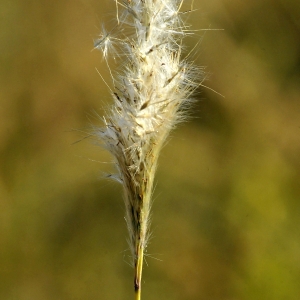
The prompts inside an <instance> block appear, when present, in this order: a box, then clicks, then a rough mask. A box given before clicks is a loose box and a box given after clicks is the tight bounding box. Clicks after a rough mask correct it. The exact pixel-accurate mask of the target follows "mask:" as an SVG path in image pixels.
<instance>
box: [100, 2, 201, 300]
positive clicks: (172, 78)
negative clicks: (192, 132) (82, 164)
mask: <svg viewBox="0 0 300 300" xmlns="http://www.w3.org/2000/svg"><path fill="white" fill-rule="evenodd" d="M182 2H183V0H182V1H179V0H126V1H124V2H122V3H116V4H117V6H119V9H118V16H117V20H116V25H115V27H113V29H112V30H111V32H103V33H102V35H101V36H100V38H99V39H98V40H97V41H96V42H95V48H97V49H99V50H102V52H103V56H104V59H105V60H106V62H108V60H107V55H109V53H110V51H113V50H110V49H112V48H113V47H112V46H114V44H115V43H118V44H119V45H118V47H117V48H118V49H119V53H117V56H116V59H118V57H119V62H120V63H122V66H121V68H120V70H118V71H119V73H118V75H116V76H113V78H112V82H113V86H112V87H111V92H112V96H113V98H114V104H113V106H112V108H111V111H110V113H109V115H108V116H106V117H105V118H104V122H105V127H104V128H100V129H99V130H98V131H97V134H98V136H100V138H101V140H102V141H104V143H105V146H106V148H107V149H108V150H109V151H110V153H111V154H112V155H113V157H114V161H115V164H116V167H117V170H118V172H117V174H116V175H111V176H110V177H111V178H114V179H116V180H117V181H118V182H120V183H121V184H122V185H123V188H124V201H125V208H126V216H125V219H126V222H127V226H128V231H129V246H130V249H131V253H132V258H133V266H134V270H135V274H134V289H135V297H136V298H135V299H136V300H139V299H140V297H141V277H142V268H143V257H144V251H145V247H146V244H147V238H148V232H149V228H148V227H149V216H150V206H151V196H152V190H153V181H154V174H155V170H156V166H157V159H158V155H159V152H160V150H161V148H162V146H163V143H164V141H165V139H166V137H167V136H168V134H169V132H170V130H171V129H172V128H173V127H174V125H175V124H176V123H178V121H181V120H182V118H183V117H184V112H185V111H186V108H187V107H188V106H189V104H190V102H191V100H190V95H191V93H192V92H193V91H194V90H195V88H196V86H197V84H196V83H195V81H196V82H199V81H200V80H199V74H200V72H198V69H197V68H195V67H193V66H192V65H191V64H190V63H188V62H187V60H186V59H182V57H181V56H182V49H183V46H182V39H183V38H184V36H185V35H186V34H187V33H188V30H187V27H186V26H185V25H184V23H183V21H182V19H181V14H182V13H181V12H180V9H181V6H182ZM115 48H116V47H114V49H115ZM120 49H121V50H120ZM113 54H114V55H115V53H113ZM124 61H125V62H124ZM110 72H111V71H110ZM112 73H113V72H111V74H112Z"/></svg>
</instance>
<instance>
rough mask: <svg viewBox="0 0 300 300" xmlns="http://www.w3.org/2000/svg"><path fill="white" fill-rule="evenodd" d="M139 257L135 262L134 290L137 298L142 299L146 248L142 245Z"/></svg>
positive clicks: (137, 299)
mask: <svg viewBox="0 0 300 300" xmlns="http://www.w3.org/2000/svg"><path fill="white" fill-rule="evenodd" d="M137 255H138V257H137V260H136V263H135V278H134V290H135V300H141V282H142V271H143V260H144V250H143V248H142V247H141V246H140V247H139V249H138V253H137Z"/></svg>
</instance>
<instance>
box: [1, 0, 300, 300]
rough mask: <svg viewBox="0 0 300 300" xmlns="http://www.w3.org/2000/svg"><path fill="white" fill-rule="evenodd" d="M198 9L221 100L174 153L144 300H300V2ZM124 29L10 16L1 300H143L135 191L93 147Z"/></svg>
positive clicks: (159, 203)
mask: <svg viewBox="0 0 300 300" xmlns="http://www.w3.org/2000/svg"><path fill="white" fill-rule="evenodd" d="M188 9H190V2H189V1H187V2H186V3H185V7H184V8H183V10H188ZM194 9H197V10H196V11H194V12H192V13H191V14H190V15H189V17H188V22H189V23H190V24H191V25H192V29H203V30H200V31H198V32H196V33H195V35H194V36H193V37H191V38H188V39H186V44H187V51H188V50H191V49H192V48H193V47H194V45H195V44H196V43H198V42H199V41H200V40H201V43H199V45H198V46H197V50H196V55H195V57H196V58H195V63H196V64H197V65H199V66H204V67H205V68H206V72H207V75H208V76H207V80H206V81H205V82H204V85H206V86H207V87H209V88H205V87H202V88H200V89H199V90H198V93H197V95H196V97H197V98H198V102H197V104H196V105H195V106H194V108H193V111H192V113H191V115H192V117H191V119H190V120H189V122H186V123H184V124H181V125H180V126H179V127H178V128H177V129H176V130H175V131H173V132H172V135H171V138H170V139H169V140H168V143H167V144H166V146H165V147H164V149H163V151H162V153H161V157H160V160H159V168H158V173H157V177H156V188H155V193H154V203H153V210H152V212H153V218H152V239H151V241H150V244H149V246H148V249H147V250H148V256H147V257H146V262H147V264H146V265H145V269H144V276H143V287H142V290H143V291H142V294H143V296H142V298H143V299H145V300H146V299H147V300H154V299H160V300H164V299H174V300H179V299H180V300H183V299H185V300H194V299H195V300H196V299H197V300H204V299H205V300H248V299H249V300H252V299H263V300H265V299H266V300H267V299H272V300H277V299H278V300H280V299H284V300H286V299H290V300H296V299H297V300H298V299H300V284H299V282H300V223H299V219H300V201H299V197H300V182H299V181H300V155H299V153H300V5H299V1H298V0H288V1H287V0H281V1H280V0H265V1H261V0H243V1H241V0H201V1H200V0H195V1H194ZM114 16H115V4H114V1H112V0H102V1H100V0H98V1H96V0H73V1H67V0H62V1H46V0H31V1H21V0H1V1H0V28H1V30H0V65H1V67H0V80H1V87H0V266H1V267H0V299H3V300H54V299H55V300H57V299H60V300H77V299H78V300H79V299H80V300H86V299H107V300H109V299H124V300H125V299H133V269H132V268H131V267H130V266H129V265H128V262H129V261H130V257H129V255H130V253H129V251H128V247H127V243H126V238H127V231H126V225H125V221H124V217H123V216H124V208H123V201H122V189H121V187H120V186H118V185H117V183H114V182H109V181H106V180H105V179H103V178H102V174H103V172H110V171H113V165H112V164H111V157H110V156H109V154H108V153H107V152H106V151H105V150H103V149H102V148H101V147H99V145H97V144H98V142H97V141H96V140H94V139H93V138H90V139H85V137H87V136H88V134H89V132H90V127H91V124H93V125H96V126H98V125H99V126H100V125H101V121H100V119H99V117H98V116H97V115H100V116H101V115H102V114H104V110H105V107H106V106H107V104H109V103H110V101H111V97H110V95H109V91H108V88H107V87H106V86H105V84H104V83H103V81H102V79H101V78H100V76H99V75H98V73H97V71H96V68H97V69H98V70H99V72H101V74H102V75H103V76H104V78H106V79H107V80H108V81H109V74H108V72H107V67H106V64H105V63H104V62H103V60H102V56H101V53H100V52H98V51H92V49H93V39H96V38H97V36H98V34H99V33H100V30H101V24H102V22H106V23H107V22H108V23H110V21H111V20H112V18H113V17H114ZM110 24H111V23H110ZM205 29H224V30H205ZM211 89H212V90H215V91H217V93H216V92H213V91H212V90H211ZM218 93H220V94H222V95H223V96H224V97H225V98H223V97H221V96H220V95H219V94H218Z"/></svg>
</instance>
